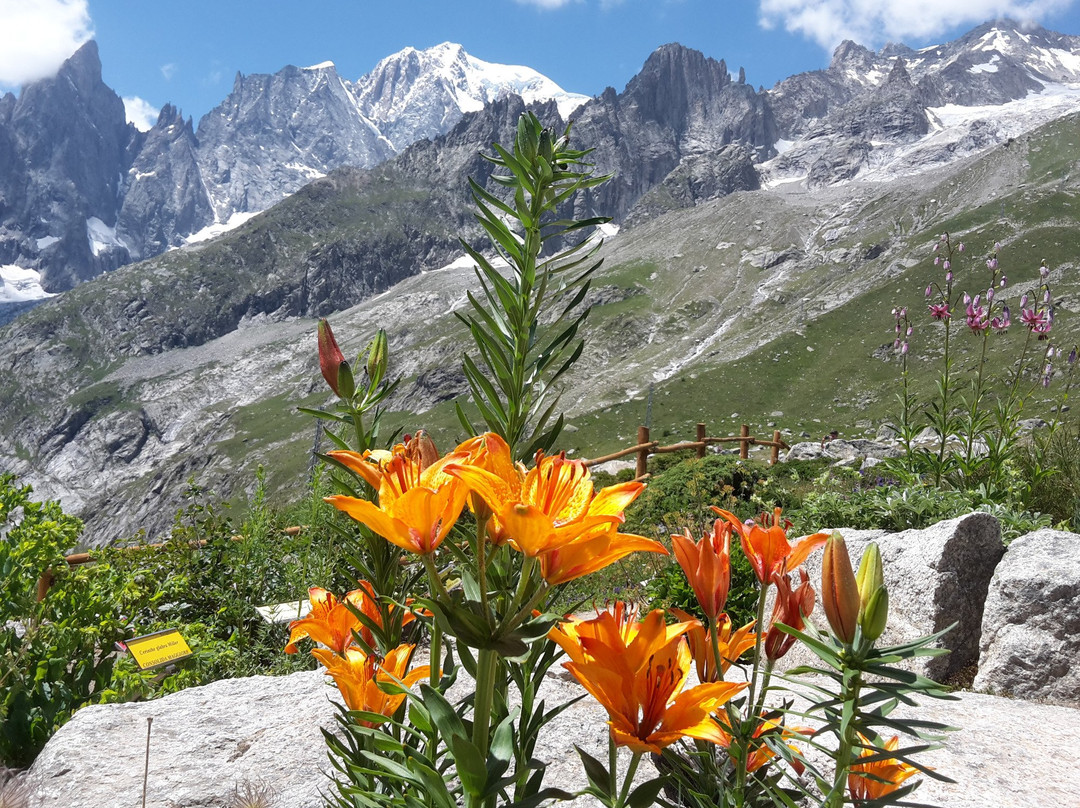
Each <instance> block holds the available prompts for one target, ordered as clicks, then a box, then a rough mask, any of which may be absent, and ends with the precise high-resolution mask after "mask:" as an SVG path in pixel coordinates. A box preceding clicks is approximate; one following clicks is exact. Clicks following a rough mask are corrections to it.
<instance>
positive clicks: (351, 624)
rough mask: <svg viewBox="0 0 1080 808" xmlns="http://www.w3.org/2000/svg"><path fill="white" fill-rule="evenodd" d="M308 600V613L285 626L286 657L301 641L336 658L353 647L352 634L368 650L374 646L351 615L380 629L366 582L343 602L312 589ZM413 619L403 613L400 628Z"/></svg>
mask: <svg viewBox="0 0 1080 808" xmlns="http://www.w3.org/2000/svg"><path fill="white" fill-rule="evenodd" d="M308 598H309V599H310V600H311V611H310V612H308V615H307V617H304V618H301V619H300V620H293V621H292V622H291V623H289V644H288V645H286V646H285V653H286V654H295V653H296V643H297V642H299V641H300V640H301V639H303V638H304V637H309V638H311V640H312V641H314V642H317V643H321V644H322V645H325V646H326V647H327V648H329V649H330V650H331V651H333V652H335V653H337V654H341V653H344V651H345V649H346V648H348V647H349V646H350V645H353V644H354V643H353V632H354V631H355V632H356V633H357V634H359V635H360V636H361V638H362V639H363V640H364V642H366V643H367V644H368V645H369V646H371V645H374V643H375V638H374V637H373V636H372V634H371V629H369V628H368V627H367V626H365V625H364V624H363V623H361V622H360V620H359V619H357V617H356V615H355V614H354V611H353V610H355V611H358V612H360V613H361V614H363V615H365V616H366V617H369V618H371V619H372V620H373V621H374V622H375V623H378V624H379V625H380V626H381V625H382V613H381V612H380V610H379V604H378V596H377V595H376V594H375V589H374V588H373V587H372V586H371V584H370V583H369V582H367V581H360V588H359V589H354V590H352V591H351V592H348V593H347V594H346V595H345V597H344V599H343V600H338V599H337V598H336V597H335V596H334V594H333V593H332V592H327V591H326V590H325V589H323V588H321V587H318V586H313V587H311V589H309V590H308ZM350 607H352V608H350ZM415 619H416V617H415V616H414V615H413V614H412V612H406V613H405V615H404V617H403V619H402V621H401V624H402V625H403V626H407V625H408V624H409V623H411V622H412V621H413V620H415Z"/></svg>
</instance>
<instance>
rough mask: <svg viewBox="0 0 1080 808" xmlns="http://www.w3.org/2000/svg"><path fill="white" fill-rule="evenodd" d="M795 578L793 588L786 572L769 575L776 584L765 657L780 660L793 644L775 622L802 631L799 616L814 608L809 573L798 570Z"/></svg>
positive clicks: (800, 617)
mask: <svg viewBox="0 0 1080 808" xmlns="http://www.w3.org/2000/svg"><path fill="white" fill-rule="evenodd" d="M799 578H800V583H799V586H798V588H797V589H792V587H791V576H790V575H777V576H776V577H774V578H773V583H775V584H776V602H775V603H774V604H773V613H772V619H771V620H770V621H769V631H768V633H766V634H765V656H766V657H768V658H769V659H772V660H777V659H780V657H782V656H783V655H784V654H786V653H787V652H788V651H790V650H791V646H793V645H794V644H795V638H794V637H793V636H791V635H790V634H785V633H784V632H783V631H780V630H779V629H778V628H777V627H776V624H777V623H783V624H784V625H785V626H791V627H792V628H793V629H796V630H797V631H802V630H803V626H804V625H805V621H804V620H803V618H805V617H806V616H807V615H809V614H810V613H811V612H812V611H814V600H815V595H814V587H813V586H811V585H810V576H809V575H807V574H806V570H804V569H800V570H799Z"/></svg>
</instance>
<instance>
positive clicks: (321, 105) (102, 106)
mask: <svg viewBox="0 0 1080 808" xmlns="http://www.w3.org/2000/svg"><path fill="white" fill-rule="evenodd" d="M508 94H519V95H523V96H524V97H525V98H526V99H527V100H529V101H531V102H535V103H541V102H544V101H547V100H555V101H556V102H557V103H559V104H560V105H562V107H563V108H564V110H566V111H569V110H570V109H572V108H574V107H575V106H577V105H579V104H580V103H581V102H583V101H585V100H587V97H586V96H582V95H575V94H573V93H567V92H565V91H564V90H562V88H560V87H559V86H558V85H556V84H555V83H554V82H552V81H551V80H550V79H547V78H546V77H544V76H542V75H540V74H539V73H536V72H535V71H533V70H531V69H529V68H525V67H516V66H510V65H496V64H491V63H488V62H484V61H481V60H479V59H476V58H474V57H472V56H470V55H469V54H467V53H465V51H464V50H463V49H462V48H461V47H460V46H457V45H451V44H449V43H445V44H443V45H439V46H436V47H434V48H431V49H429V50H426V51H417V50H415V49H413V48H408V49H406V50H405V51H402V52H400V53H398V54H394V55H393V56H389V57H387V58H386V59H383V60H382V61H381V62H380V63H379V64H378V65H377V67H376V69H375V70H374V71H373V72H372V73H371V74H368V75H367V76H363V77H361V78H360V79H359V80H358V81H357V82H356V83H355V84H354V83H352V82H349V81H348V80H346V79H343V78H342V77H340V76H339V75H338V73H337V70H336V68H335V67H334V65H333V63H331V62H326V63H323V64H320V65H315V66H313V67H306V68H300V67H294V66H288V67H285V68H283V69H282V70H280V71H279V72H277V73H275V74H273V75H263V74H256V75H250V76H243V75H240V74H238V75H237V76H236V80H235V82H234V84H233V89H232V92H230V94H229V95H228V97H226V98H225V100H224V101H223V102H222V103H221V104H220V105H218V106H217V107H216V108H215V109H213V110H211V111H210V112H209V113H207V114H206V115H205V116H203V118H202V120H201V121H199V124H198V127H195V126H194V125H193V122H192V121H191V120H190V119H188V120H186V121H185V120H184V119H183V118H182V116H181V114H180V112H179V110H177V109H176V108H175V107H173V106H171V105H168V104H166V105H165V106H164V107H163V108H162V110H161V113H160V114H159V116H158V120H157V122H156V123H155V125H154V126H153V127H152V128H151V129H150V130H149V132H139V131H137V130H136V129H135V127H134V126H132V125H130V124H128V123H126V120H125V114H124V109H123V104H122V102H121V100H120V98H119V97H118V96H117V95H116V93H114V92H113V91H112V90H111V89H110V88H109V87H107V86H106V85H105V84H104V82H103V81H102V78H101V61H100V57H99V55H98V49H97V45H96V43H95V42H93V41H90V42H88V43H87V44H86V45H84V46H83V47H82V48H80V49H79V51H78V52H76V53H75V54H74V55H73V56H72V57H71V58H70V59H68V60H67V61H66V62H65V63H64V65H63V66H62V68H61V69H60V72H59V73H58V74H57V75H56V76H55V77H53V78H51V79H45V80H42V81H39V82H35V83H33V84H31V85H29V86H28V87H26V88H25V89H24V90H23V91H22V93H21V94H20V95H19V97H18V98H16V97H15V96H14V95H11V94H9V95H7V96H5V97H4V98H3V99H2V100H0V267H3V268H4V269H6V270H8V271H7V272H5V273H4V275H2V276H0V278H2V279H3V281H4V283H3V285H0V307H2V305H3V303H5V302H13V301H16V300H21V299H24V298H30V297H34V296H38V297H40V296H42V295H43V294H44V293H52V292H59V291H63V290H66V289H70V288H71V287H73V286H74V285H76V284H77V283H80V282H82V281H84V280H88V279H89V278H91V277H95V276H97V275H100V274H101V273H102V272H105V271H108V270H112V269H115V268H116V267H117V266H121V265H123V264H126V263H130V262H131V261H133V260H141V259H144V258H150V257H153V256H155V255H159V254H161V253H162V252H165V251H166V250H168V249H170V248H175V247H178V246H180V245H182V244H184V243H187V242H190V241H200V240H202V239H203V238H204V237H206V236H208V235H210V234H214V233H218V232H222V231H223V230H225V229H227V228H228V227H230V226H236V225H237V224H239V223H240V222H242V221H244V220H245V219H246V218H248V217H250V216H251V215H254V214H255V213H258V212H260V211H263V210H266V209H267V208H269V207H271V206H273V205H274V204H276V203H277V202H280V201H281V200H282V199H283V198H285V197H286V196H288V195H290V194H292V193H295V192H296V191H297V190H298V189H299V188H301V187H303V186H304V185H306V184H307V183H309V182H311V181H312V180H314V179H318V178H319V177H323V176H325V175H326V174H327V173H329V172H330V171H333V170H334V169H336V168H339V167H341V166H356V167H360V168H370V167H372V166H375V165H377V164H379V163H381V162H383V161H384V160H386V159H388V158H390V157H392V156H394V155H396V154H398V153H399V152H401V151H402V150H403V149H404V148H406V147H407V146H409V145H410V144H412V143H413V142H415V141H417V140H420V139H423V138H429V137H434V136H437V135H440V134H445V133H446V132H448V131H449V130H450V129H451V128H452V127H453V126H454V125H455V124H456V123H457V122H458V121H459V120H460V119H461V117H462V115H463V114H465V113H466V112H474V111H476V110H478V109H482V108H483V107H484V106H485V105H486V104H489V103H491V102H493V101H495V100H497V99H500V98H503V97H505V96H506V95H508ZM384 130H385V132H384ZM391 137H392V138H393V140H391ZM16 270H18V272H16ZM26 272H33V273H37V277H36V278H35V280H36V281H37V283H36V284H25V285H24V286H23V287H21V290H17V289H16V288H15V286H14V277H15V276H16V275H20V277H21V275H23V274H25V273H26ZM9 279H11V283H10V285H9V283H8V281H9ZM34 286H36V287H37V288H36V290H35V289H34ZM9 287H10V288H9Z"/></svg>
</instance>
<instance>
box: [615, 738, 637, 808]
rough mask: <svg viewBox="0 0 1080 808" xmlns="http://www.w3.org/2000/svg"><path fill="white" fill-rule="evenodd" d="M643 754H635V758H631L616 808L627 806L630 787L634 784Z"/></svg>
mask: <svg viewBox="0 0 1080 808" xmlns="http://www.w3.org/2000/svg"><path fill="white" fill-rule="evenodd" d="M641 754H642V753H641V752H634V756H633V757H632V758H630V765H629V766H627V767H626V777H625V778H624V779H623V787H622V791H620V792H619V801H618V802H616V803H615V808H623V806H624V805H626V798H627V797H629V796H630V786H632V785H633V784H634V775H635V774H637V767H638V763H639V762H640V761H641Z"/></svg>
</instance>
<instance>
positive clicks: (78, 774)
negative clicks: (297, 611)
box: [22, 665, 651, 808]
mask: <svg viewBox="0 0 1080 808" xmlns="http://www.w3.org/2000/svg"><path fill="white" fill-rule="evenodd" d="M326 681H327V680H326V677H325V676H324V674H323V673H322V672H321V671H310V672H304V673H294V674H291V675H289V676H281V677H272V676H255V677H250V678H246V679H231V680H225V681H219V682H213V683H211V684H209V685H205V686H203V687H195V688H190V689H188V690H183V691H181V692H179V693H174V694H171V695H168V696H165V697H163V698H160V699H157V700H154V701H148V702H138V703H131V704H121V705H105V706H91V707H85V708H83V709H82V710H80V711H79V712H78V713H76V714H75V716H74V717H73V718H72V720H71V721H70V722H68V723H67V724H66V725H65V726H63V727H61V729H60V730H59V732H57V733H56V735H55V736H53V738H52V740H50V741H49V743H48V744H47V745H46V747H45V749H44V750H43V751H42V753H41V755H40V756H39V757H38V759H37V760H36V761H35V762H34V765H33V766H32V767H31V768H30V770H29V771H28V772H27V773H26V774H25V775H23V776H22V779H23V784H24V787H27V788H28V789H29V795H28V797H29V802H28V804H29V805H33V806H35V808H101V806H106V805H120V804H130V805H137V804H140V798H141V794H142V776H143V766H144V761H145V754H146V720H147V718H149V717H152V718H153V724H152V726H151V740H150V774H149V787H148V789H147V801H146V804H147V806H148V808H201V807H202V806H216V805H222V804H224V802H225V798H226V797H228V795H229V794H231V793H232V791H233V789H234V788H235V787H236V786H238V785H242V784H244V783H254V784H259V783H266V784H269V785H270V786H272V787H273V788H274V789H275V792H276V794H275V796H276V800H277V801H276V803H275V804H276V805H280V806H288V808H321V806H323V805H324V802H323V800H322V797H321V795H320V792H321V793H329V792H330V790H331V789H332V788H333V784H332V783H331V781H330V779H329V777H328V772H330V771H331V768H330V762H329V759H328V757H327V752H326V743H325V741H324V739H323V737H322V734H321V732H320V729H328V730H333V729H334V728H335V727H336V722H335V715H336V714H337V711H336V709H335V708H334V706H333V704H332V703H331V700H333V701H334V702H339V701H340V698H341V697H340V695H339V694H338V692H337V690H336V689H335V688H334V687H333V686H332V685H327V684H325V682H326ZM473 687H474V685H473V684H472V682H471V680H469V679H468V677H467V676H465V675H463V676H462V678H461V679H460V680H459V681H458V682H457V683H456V684H455V685H454V687H453V689H452V690H451V691H450V693H449V694H448V696H449V698H451V699H452V700H457V699H461V698H464V697H465V696H466V695H468V694H469V692H470V690H471V689H472V688H473ZM583 692H584V691H583V690H582V688H581V686H580V685H579V684H578V683H577V681H575V680H574V679H573V678H572V677H570V676H569V675H568V674H567V673H566V672H565V671H564V670H563V669H562V668H561V667H559V666H558V665H556V666H555V667H554V668H552V670H551V672H550V673H549V674H548V676H547V678H546V679H545V681H544V684H543V685H542V687H541V688H540V693H539V697H540V698H542V699H544V700H545V701H546V703H547V704H548V705H549V706H553V705H555V704H563V703H565V702H567V701H570V700H571V699H573V698H577V697H578V696H580V695H582V694H583ZM606 721H607V713H606V712H605V711H604V709H603V708H602V707H601V706H600V705H599V704H598V703H597V702H596V701H595V700H593V699H590V698H585V699H582V700H581V701H580V702H579V703H578V704H576V705H574V706H573V707H571V708H570V709H568V710H566V711H565V712H564V713H563V714H561V715H560V716H558V717H557V718H555V719H554V720H553V721H552V722H551V723H549V724H548V725H547V726H546V727H545V729H544V731H543V733H542V734H541V740H540V745H539V747H538V748H537V757H538V758H540V759H541V760H543V761H545V762H547V763H548V769H547V774H546V776H545V782H546V783H547V784H548V785H553V786H557V787H559V788H564V789H567V790H569V791H573V790H576V789H580V788H584V787H585V785H586V781H585V776H584V773H583V770H582V768H581V763H580V760H579V758H578V756H577V753H576V752H575V750H574V746H575V745H577V746H580V747H581V748H583V749H584V750H585V751H587V752H588V753H589V754H591V755H593V756H594V757H597V758H599V759H604V760H606V757H605V754H606V752H607V736H608V728H607V725H606V723H605V722H606ZM622 758H623V760H622V761H621V762H622V765H624V766H625V764H626V762H627V759H628V756H627V755H622ZM650 773H651V766H650V765H649V764H648V763H647V762H646V763H645V764H644V765H643V766H642V767H641V768H640V770H639V773H638V777H639V778H640V779H643V778H645V777H648V776H650ZM578 804H580V805H592V804H594V803H592V802H591V801H590V800H587V799H584V800H578V801H575V802H574V803H571V805H578Z"/></svg>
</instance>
